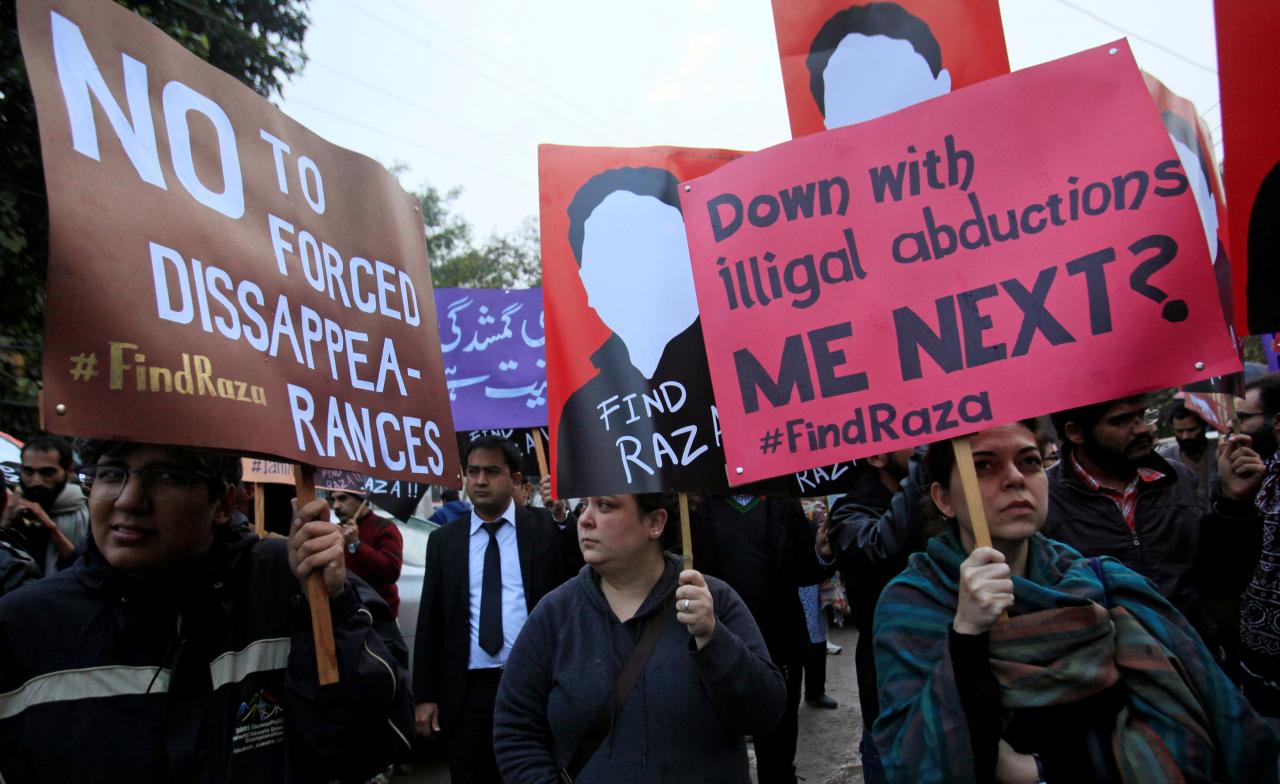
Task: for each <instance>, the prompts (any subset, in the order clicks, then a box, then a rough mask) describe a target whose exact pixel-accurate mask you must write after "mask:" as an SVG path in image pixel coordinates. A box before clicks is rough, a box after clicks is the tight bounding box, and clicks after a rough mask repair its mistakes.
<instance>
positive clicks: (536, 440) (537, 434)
mask: <svg viewBox="0 0 1280 784" xmlns="http://www.w3.org/2000/svg"><path fill="white" fill-rule="evenodd" d="M533 451H534V452H535V453H537V455H538V473H540V474H542V476H543V478H546V477H549V476H551V472H550V471H549V470H547V450H545V449H543V448H542V428H540V427H535V428H534V429H533ZM543 501H544V502H545V501H546V499H545V498H544V499H543Z"/></svg>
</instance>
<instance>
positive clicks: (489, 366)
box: [435, 288, 547, 430]
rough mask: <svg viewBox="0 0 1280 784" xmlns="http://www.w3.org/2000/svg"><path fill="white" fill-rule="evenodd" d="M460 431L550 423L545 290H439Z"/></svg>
mask: <svg viewBox="0 0 1280 784" xmlns="http://www.w3.org/2000/svg"><path fill="white" fill-rule="evenodd" d="M435 296H436V315H437V317H438V318H439V320H440V346H441V348H442V349H443V350H444V365H445V370H444V373H445V381H446V382H447V383H448V386H449V404H450V406H452V408H453V423H454V427H455V428H456V429H457V430H484V429H489V428H512V427H537V426H539V425H545V424H547V398H546V393H547V362H546V357H545V354H544V351H543V344H544V343H545V342H546V339H545V338H544V337H543V327H542V324H543V321H542V289H540V288H538V289H436V290H435Z"/></svg>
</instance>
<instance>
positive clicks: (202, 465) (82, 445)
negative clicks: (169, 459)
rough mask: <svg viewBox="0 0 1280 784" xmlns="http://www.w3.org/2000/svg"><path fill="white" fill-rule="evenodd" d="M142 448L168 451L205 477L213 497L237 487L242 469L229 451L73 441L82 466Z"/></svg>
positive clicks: (113, 442)
mask: <svg viewBox="0 0 1280 784" xmlns="http://www.w3.org/2000/svg"><path fill="white" fill-rule="evenodd" d="M145 446H157V447H160V448H161V449H168V450H170V451H172V452H173V453H174V454H175V455H177V457H178V459H179V460H180V461H181V462H182V463H184V464H186V465H187V466H188V467H190V468H194V469H195V470H197V471H199V472H201V473H203V474H205V475H207V476H208V479H206V480H205V484H206V485H208V487H209V492H210V494H212V496H213V497H215V498H216V497H218V496H220V495H221V494H222V493H224V492H226V491H227V489H229V488H231V487H234V486H236V485H238V484H240V478H241V476H242V475H243V466H242V465H241V463H240V456H239V455H237V454H233V453H230V452H219V451H217V450H214V449H201V448H198V447H189V446H168V445H165V444H147V443H142V442H137V441H117V440H112V439H106V438H79V439H76V451H77V452H79V453H80V458H81V460H82V461H83V462H84V465H89V464H91V463H96V462H98V460H100V459H101V458H102V457H103V456H105V455H110V454H121V455H123V454H128V453H129V452H132V451H133V450H135V449H141V448H142V447H145Z"/></svg>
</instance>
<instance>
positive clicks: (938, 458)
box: [924, 418, 1040, 489]
mask: <svg viewBox="0 0 1280 784" xmlns="http://www.w3.org/2000/svg"><path fill="white" fill-rule="evenodd" d="M1009 424H1016V425H1022V426H1023V427H1025V428H1026V429H1028V430H1030V431H1031V435H1033V436H1039V434H1040V420H1038V419H1034V418H1033V419H1019V420H1018V421H1017V422H1010V423H1009ZM987 429H988V430H990V429H991V428H987ZM975 435H976V434H975ZM1039 448H1040V442H1039V440H1037V441H1036V449H1039ZM924 467H925V469H927V470H928V472H929V479H930V480H932V481H934V482H937V483H938V484H940V485H942V486H943V487H944V488H948V489H950V487H951V469H953V468H955V467H956V450H955V448H954V447H952V446H951V441H949V440H948V441H938V442H937V443H933V444H930V445H929V451H927V452H925V454H924Z"/></svg>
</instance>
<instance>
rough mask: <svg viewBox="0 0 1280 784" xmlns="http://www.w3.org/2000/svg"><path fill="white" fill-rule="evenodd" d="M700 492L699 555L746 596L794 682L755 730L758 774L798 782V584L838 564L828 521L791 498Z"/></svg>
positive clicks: (803, 639)
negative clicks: (814, 521)
mask: <svg viewBox="0 0 1280 784" xmlns="http://www.w3.org/2000/svg"><path fill="white" fill-rule="evenodd" d="M701 500H702V503H701V505H700V508H699V510H698V514H697V515H695V516H694V517H693V519H692V523H693V525H692V527H691V529H690V535H691V537H692V538H693V553H694V558H695V561H694V562H695V563H696V564H697V567H698V570H699V571H700V572H702V573H703V574H709V575H712V576H713V577H719V578H720V579H721V580H724V581H725V582H726V583H728V584H729V585H730V587H732V588H733V589H734V590H735V591H737V592H738V595H739V596H740V597H742V601H743V602H744V603H745V604H746V605H747V609H748V610H750V611H751V617H752V618H755V621H756V625H757V626H759V627H760V634H761V636H762V637H764V642H765V645H767V646H768V648H769V656H770V657H771V658H772V659H773V663H774V664H776V665H777V666H778V669H779V670H781V671H782V676H783V678H785V679H786V682H787V710H786V712H785V713H784V714H783V716H782V721H780V722H778V726H777V727H776V728H775V729H774V730H773V732H770V733H769V734H767V735H757V736H756V737H755V748H756V778H757V780H758V781H759V782H760V784H796V772H795V756H796V741H797V738H798V733H799V711H800V694H801V689H800V684H801V680H802V678H803V672H802V668H801V666H802V664H803V662H804V654H805V651H806V649H807V647H808V644H809V632H808V630H807V627H806V626H805V619H804V607H803V606H801V604H800V594H799V593H798V592H797V591H796V589H797V588H800V587H801V586H805V585H813V584H814V583H820V582H822V581H823V580H825V579H827V578H828V577H830V576H831V574H832V573H833V572H834V571H835V564H834V562H833V555H832V552H831V545H830V542H829V541H828V538H827V526H826V523H825V522H824V523H823V524H822V525H820V526H819V527H818V530H817V531H816V532H815V531H814V530H813V529H811V528H810V527H809V521H808V520H807V519H806V518H805V516H804V511H803V509H801V507H800V502H799V501H798V500H795V499H791V498H762V497H760V496H753V495H729V496H722V495H714V494H710V493H708V494H705V495H703V496H702V499H701Z"/></svg>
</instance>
